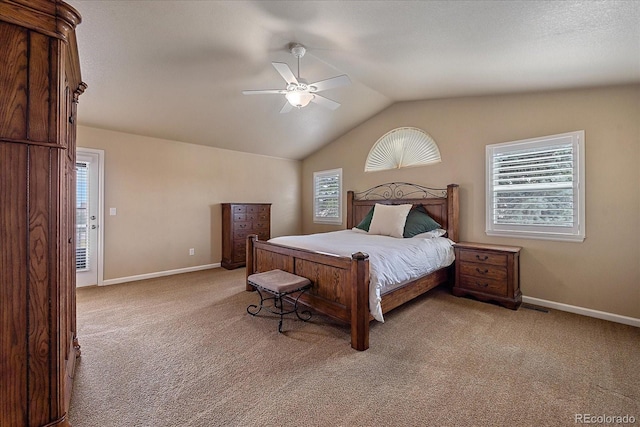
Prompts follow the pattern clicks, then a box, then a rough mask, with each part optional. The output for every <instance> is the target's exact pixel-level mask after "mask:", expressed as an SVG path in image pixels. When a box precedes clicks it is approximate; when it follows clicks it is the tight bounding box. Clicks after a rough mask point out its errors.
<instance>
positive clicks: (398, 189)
mask: <svg viewBox="0 0 640 427" xmlns="http://www.w3.org/2000/svg"><path fill="white" fill-rule="evenodd" d="M376 203H383V204H389V205H391V204H407V203H412V204H414V205H423V206H424V207H425V209H426V210H427V212H428V213H429V215H430V216H431V217H432V218H433V219H435V220H436V221H437V222H438V223H440V224H441V225H442V228H444V229H445V230H447V236H448V237H449V238H450V239H451V240H453V241H456V242H457V241H458V218H459V212H458V203H459V202H458V185H456V184H450V185H449V186H447V188H446V189H432V188H427V187H422V186H419V185H415V184H408V183H389V184H383V185H379V186H377V187H374V188H371V189H369V190H366V191H362V192H360V193H355V192H353V191H349V192H347V229H351V228H352V227H354V226H356V225H357V224H359V223H360V221H361V220H362V219H363V218H364V217H365V215H366V214H367V213H368V212H369V210H370V209H371V207H372V206H374V205H375V204H376ZM273 269H280V270H284V271H288V272H290V273H293V274H296V275H298V276H302V277H306V278H308V279H309V280H311V282H312V283H313V287H312V288H311V289H310V290H309V291H308V292H307V293H305V294H304V295H302V297H301V298H300V300H299V303H300V304H304V305H306V306H308V307H310V308H312V309H313V310H316V311H318V312H321V313H324V314H326V315H328V316H331V317H333V318H336V319H338V320H341V321H344V322H346V323H348V324H350V326H351V347H353V348H354V349H356V350H360V351H362V350H366V349H367V348H369V322H370V321H371V320H373V317H372V316H371V314H370V312H369V259H368V255H367V254H365V253H362V252H357V253H354V254H353V255H352V256H351V258H349V257H344V256H338V255H332V254H327V253H322V252H315V251H309V250H305V249H297V248H292V247H289V246H283V245H278V244H274V243H268V242H265V241H259V240H258V237H257V236H256V235H249V236H248V237H247V277H248V276H249V275H251V274H253V273H259V272H263V271H269V270H273ZM451 277H452V274H451V268H443V269H441V270H438V271H435V272H433V273H431V274H429V275H427V276H424V277H422V278H419V279H417V280H414V281H412V282H410V283H407V284H405V285H403V286H402V287H400V288H398V289H396V290H394V291H392V292H389V293H387V294H384V295H382V312H383V313H386V312H388V311H390V310H392V309H394V308H396V307H398V306H400V305H402V304H404V303H405V302H407V301H410V300H412V299H413V298H415V297H417V296H418V295H421V294H423V293H425V292H427V291H428V290H430V289H432V288H434V287H436V286H438V285H440V284H443V283H447V282H448V281H449V280H450V278H451ZM246 289H247V291H253V290H254V288H253V287H252V286H251V285H249V284H247V287H246Z"/></svg>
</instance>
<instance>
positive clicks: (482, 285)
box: [476, 282, 489, 288]
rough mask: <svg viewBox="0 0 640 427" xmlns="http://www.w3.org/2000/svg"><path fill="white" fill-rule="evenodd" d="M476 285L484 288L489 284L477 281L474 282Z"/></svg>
mask: <svg viewBox="0 0 640 427" xmlns="http://www.w3.org/2000/svg"><path fill="white" fill-rule="evenodd" d="M476 286H478V287H480V288H486V287H487V286H489V284H488V283H478V282H476Z"/></svg>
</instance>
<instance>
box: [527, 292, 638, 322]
mask: <svg viewBox="0 0 640 427" xmlns="http://www.w3.org/2000/svg"><path fill="white" fill-rule="evenodd" d="M522 302H523V303H527V304H532V305H538V306H540V307H546V308H553V309H555V310H560V311H567V312H569V313H574V314H581V315H583V316H589V317H595V318H596V319H603V320H609V321H611V322H616V323H623V324H625V325H630V326H635V327H636V328H640V319H636V318H635V317H627V316H621V315H619V314H613V313H607V312H606V311H598V310H592V309H590V308H584V307H577V306H575V305H569V304H563V303H561V302H555V301H547V300H544V299H539V298H533V297H526V296H523V297H522Z"/></svg>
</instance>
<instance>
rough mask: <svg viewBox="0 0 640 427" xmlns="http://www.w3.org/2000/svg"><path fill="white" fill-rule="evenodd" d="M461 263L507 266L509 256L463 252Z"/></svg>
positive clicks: (461, 252)
mask: <svg viewBox="0 0 640 427" xmlns="http://www.w3.org/2000/svg"><path fill="white" fill-rule="evenodd" d="M460 261H462V262H480V263H484V264H492V265H506V264H507V255H506V254H501V253H494V252H483V251H472V250H467V249H465V250H461V251H460Z"/></svg>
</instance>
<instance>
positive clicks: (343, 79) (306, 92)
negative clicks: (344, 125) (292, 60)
mask: <svg viewBox="0 0 640 427" xmlns="http://www.w3.org/2000/svg"><path fill="white" fill-rule="evenodd" d="M289 51H290V52H291V53H292V54H293V56H295V57H296V58H298V76H297V77H296V76H295V75H294V74H293V72H292V71H291V68H289V66H288V65H287V64H285V63H284V62H272V63H271V64H272V65H273V68H275V69H276V71H277V72H278V73H280V75H281V76H282V78H283V79H284V80H285V81H286V82H287V87H286V89H267V90H244V91H242V93H243V94H244V95H262V94H279V95H284V96H285V98H287V102H286V103H285V104H284V106H283V107H282V109H281V110H280V112H281V113H288V112H289V111H291V110H292V109H293V107H297V108H302V107H306V106H307V105H309V102H315V103H316V104H318V105H322V106H324V107H326V108H329V109H331V110H335V109H336V108H338V107H339V106H340V104H339V103H338V102H335V101H333V100H331V99H329V98H326V97H324V96H322V95H319V94H318V92H321V91H323V90H327V89H333V88H336V87H340V86H347V85H349V84H351V80H349V77H348V76H347V75H346V74H343V75H341V76H337V77H332V78H330V79H326V80H320V81H318V82H315V83H307V82H306V81H305V80H304V79H301V78H300V58H302V57H303V56H304V54H305V52H306V51H307V49H306V48H305V47H304V46H303V45H301V44H299V43H290V44H289Z"/></svg>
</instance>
